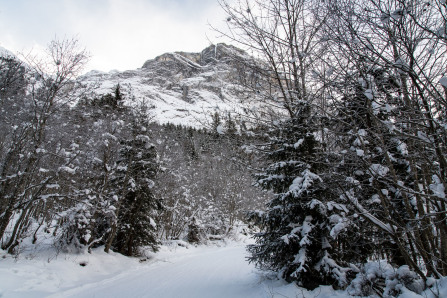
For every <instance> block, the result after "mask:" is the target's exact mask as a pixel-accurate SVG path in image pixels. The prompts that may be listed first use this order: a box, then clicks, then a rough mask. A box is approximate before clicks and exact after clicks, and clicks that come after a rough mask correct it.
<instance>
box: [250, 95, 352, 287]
mask: <svg viewBox="0 0 447 298" xmlns="http://www.w3.org/2000/svg"><path fill="white" fill-rule="evenodd" d="M297 111H298V112H297V114H296V116H295V117H292V118H291V119H289V120H287V121H283V122H280V123H279V124H277V125H276V133H275V136H274V137H273V138H272V139H271V144H270V152H269V159H270V160H271V163H270V164H269V166H268V167H267V168H266V169H265V172H264V173H262V174H259V175H258V184H259V185H260V186H262V187H263V188H264V189H266V190H271V191H273V192H274V198H273V199H272V200H271V201H270V202H269V203H268V205H267V211H266V212H252V213H251V219H252V220H254V221H255V223H257V225H258V226H259V227H260V228H261V232H259V233H257V234H255V238H256V244H254V245H251V246H249V247H248V250H249V252H250V253H251V256H250V257H249V260H250V261H251V262H255V263H256V264H257V265H258V266H260V267H261V268H265V269H270V270H274V271H277V272H280V275H281V277H282V278H285V279H286V280H288V281H296V282H297V283H298V284H299V285H301V286H304V287H306V288H309V289H313V288H315V287H317V286H318V285H321V284H334V283H336V281H338V283H339V285H340V286H343V285H345V284H346V281H347V279H346V272H347V271H349V269H346V268H343V267H342V266H341V265H340V264H342V263H343V261H342V260H334V258H336V257H337V256H338V255H337V254H333V247H335V244H334V242H336V239H337V237H338V234H339V233H340V232H341V231H342V230H344V229H345V228H346V227H347V226H348V224H349V221H348V220H347V219H346V214H347V213H348V210H347V209H346V207H345V206H344V205H343V204H340V203H337V200H338V198H337V196H336V195H335V193H334V192H333V191H332V190H331V189H330V185H329V184H328V183H327V182H326V181H325V180H326V179H328V175H327V173H328V171H327V170H328V166H327V165H325V163H326V162H325V159H324V151H323V146H322V144H321V142H320V141H319V140H318V139H317V137H316V134H315V129H314V127H316V126H315V125H314V124H313V123H312V119H311V116H310V105H309V104H308V103H306V102H301V103H300V106H299V108H297Z"/></svg>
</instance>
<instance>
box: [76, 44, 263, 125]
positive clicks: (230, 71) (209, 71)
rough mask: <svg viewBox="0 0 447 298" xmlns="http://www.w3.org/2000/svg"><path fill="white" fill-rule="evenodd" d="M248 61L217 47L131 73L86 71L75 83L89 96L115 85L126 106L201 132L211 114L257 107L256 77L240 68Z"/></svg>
mask: <svg viewBox="0 0 447 298" xmlns="http://www.w3.org/2000/svg"><path fill="white" fill-rule="evenodd" d="M251 60H253V59H252V58H251V57H250V56H249V55H247V54H246V53H244V52H243V51H241V50H239V49H237V48H235V47H233V46H228V45H225V44H217V45H212V46H210V47H208V48H206V49H204V50H203V51H202V52H201V53H185V52H175V53H166V54H163V55H161V56H158V57H156V58H155V59H152V60H148V61H146V62H145V63H144V65H143V67H142V68H139V69H136V70H128V71H124V72H119V71H111V72H109V73H104V72H99V71H91V72H89V73H87V74H85V75H83V76H82V77H80V78H79V81H80V82H81V84H82V85H83V86H84V87H85V88H87V89H88V88H90V89H91V93H93V94H90V95H89V96H90V97H95V96H96V97H97V96H100V95H102V94H107V93H111V92H113V90H114V88H115V86H116V85H117V84H120V87H121V91H122V92H123V93H124V95H125V97H126V102H125V104H127V105H138V104H140V103H145V104H146V105H147V106H149V107H150V114H151V116H153V117H154V120H155V121H157V122H159V123H168V122H169V123H174V124H182V125H186V126H194V127H201V126H203V125H206V124H207V123H208V122H209V119H210V116H211V115H212V114H214V113H215V112H218V113H219V114H220V115H221V116H224V117H225V116H226V114H227V113H229V112H231V113H232V114H233V115H232V116H235V115H236V114H240V113H244V111H247V109H253V108H255V107H257V106H259V101H258V100H257V98H256V94H255V93H254V92H253V90H252V88H251V87H250V86H256V76H255V74H254V73H253V72H252V71H250V70H249V69H247V67H246V66H245V65H246V64H248V63H251ZM242 85H245V86H247V87H241V86H242ZM234 118H237V117H233V119H234Z"/></svg>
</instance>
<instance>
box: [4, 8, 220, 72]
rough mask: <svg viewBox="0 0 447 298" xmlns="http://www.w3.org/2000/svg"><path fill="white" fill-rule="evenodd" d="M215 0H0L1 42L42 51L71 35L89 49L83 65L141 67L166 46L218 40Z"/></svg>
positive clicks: (194, 48)
mask: <svg viewBox="0 0 447 298" xmlns="http://www.w3.org/2000/svg"><path fill="white" fill-rule="evenodd" d="M224 20H225V15H224V13H223V12H222V9H221V8H220V6H219V4H218V3H217V0H0V46H2V47H4V48H6V49H8V50H10V51H12V52H28V51H30V50H31V49H33V50H34V51H35V52H38V51H41V50H42V49H43V48H45V47H46V45H47V44H48V43H49V41H50V40H52V39H54V38H55V37H57V38H64V37H69V38H71V37H73V36H76V37H77V39H78V40H79V41H80V43H81V44H82V45H84V46H85V48H86V49H87V50H88V52H90V54H91V56H92V57H91V60H90V62H89V64H88V65H87V66H86V69H85V70H86V71H89V70H92V69H96V70H102V71H109V70H112V69H118V70H126V69H135V68H138V67H141V66H142V65H143V63H144V62H145V61H146V60H147V59H152V58H154V57H156V56H158V55H160V54H163V53H165V52H170V51H180V50H181V51H191V52H198V51H200V50H202V49H203V48H205V47H207V46H208V45H209V44H210V43H211V42H213V43H215V42H220V41H221V40H219V39H218V38H217V34H216V33H215V32H213V31H212V30H211V29H210V28H209V26H208V23H210V24H212V25H213V26H217V27H222V26H223V23H224Z"/></svg>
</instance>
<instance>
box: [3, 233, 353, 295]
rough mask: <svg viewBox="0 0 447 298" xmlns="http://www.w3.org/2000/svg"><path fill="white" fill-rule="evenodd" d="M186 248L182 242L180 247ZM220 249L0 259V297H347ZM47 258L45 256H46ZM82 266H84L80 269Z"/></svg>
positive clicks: (237, 248) (232, 249)
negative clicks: (147, 255) (270, 274)
mask: <svg viewBox="0 0 447 298" xmlns="http://www.w3.org/2000/svg"><path fill="white" fill-rule="evenodd" d="M184 244H185V243H184ZM223 245H225V246H217V245H210V246H198V247H194V246H188V248H186V247H184V245H183V246H178V245H177V244H175V243H173V244H172V245H165V246H162V247H161V251H159V252H157V253H155V254H153V255H152V258H151V259H150V260H149V261H147V262H143V263H139V262H138V259H137V258H128V257H124V256H122V255H120V254H116V253H113V252H111V253H110V254H106V253H105V252H104V251H103V249H101V248H98V249H97V250H95V251H94V252H93V253H92V254H88V253H85V254H80V255H73V254H65V255H64V254H62V255H59V256H58V257H57V258H53V259H51V262H49V261H48V260H49V259H47V258H46V257H45V254H41V255H36V256H35V257H29V258H26V257H25V258H23V259H20V260H19V261H18V262H16V260H15V259H14V258H13V257H12V256H10V255H7V254H3V257H1V256H0V297H1V298H36V297H39V298H41V297H51V298H64V297H65V298H70V297H71V298H73V297H76V298H78V297H80V298H83V297H85V298H89V297H97V298H98V297H104V298H114V297H116V298H143V297H147V298H174V297H175V298H192V297H194V298H223V297H225V298H238V297H241V298H242V297H243V298H267V297H269V298H272V297H276V298H279V297H281V298H284V297H286V298H287V297H289V298H296V297H299V298H310V297H312V298H314V297H318V298H329V297H330V298H334V297H338V298H346V297H348V295H347V294H346V293H345V292H343V291H334V290H333V289H332V287H330V286H321V287H319V288H317V289H315V290H313V291H306V290H304V289H302V288H299V287H297V286H296V285H294V284H287V283H285V282H284V281H280V280H277V279H273V280H272V279H268V278H267V277H266V275H265V274H266V273H262V272H260V271H258V270H257V269H255V267H254V265H253V264H249V263H248V262H247V261H246V259H245V258H246V256H247V252H246V250H245V247H246V243H242V242H229V243H228V242H227V243H226V244H223ZM50 255H51V254H49V255H48V257H49V256H50ZM81 264H84V266H80V265H81Z"/></svg>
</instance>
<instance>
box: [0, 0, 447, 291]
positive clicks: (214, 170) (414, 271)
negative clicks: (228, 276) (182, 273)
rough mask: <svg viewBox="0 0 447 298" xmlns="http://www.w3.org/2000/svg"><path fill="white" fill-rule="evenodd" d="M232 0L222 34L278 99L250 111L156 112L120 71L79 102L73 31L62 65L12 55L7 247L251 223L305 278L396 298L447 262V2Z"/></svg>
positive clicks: (269, 254) (58, 55)
mask: <svg viewBox="0 0 447 298" xmlns="http://www.w3.org/2000/svg"><path fill="white" fill-rule="evenodd" d="M221 5H222V7H223V9H224V10H225V12H226V13H227V14H228V18H227V24H228V27H229V30H230V32H231V33H228V31H225V32H222V33H223V34H225V35H226V36H227V37H229V38H232V39H233V40H234V42H237V43H238V44H239V45H241V47H244V48H247V49H248V50H251V52H252V53H253V55H254V57H257V58H256V59H257V60H255V59H253V60H252V61H239V63H244V64H246V65H244V67H245V68H247V69H249V68H252V69H253V70H254V71H253V73H256V75H257V83H256V84H255V85H254V86H253V85H250V86H244V87H247V88H252V89H254V90H253V92H256V94H257V95H258V96H259V95H261V96H263V98H264V99H265V101H266V103H267V104H266V108H265V110H264V111H262V112H263V117H262V118H261V117H256V114H255V113H251V114H250V115H246V116H247V118H246V123H244V125H241V124H237V123H235V122H234V121H233V120H232V118H231V115H218V114H215V115H214V116H212V115H210V119H211V122H213V125H212V126H211V127H209V128H203V129H202V130H197V129H193V128H187V127H176V126H174V125H159V124H156V123H151V122H150V117H148V115H150V110H148V108H147V107H144V106H133V107H128V106H124V105H123V104H122V99H123V97H125V96H126V94H121V91H120V87H119V85H118V86H116V88H115V90H110V92H111V94H105V95H104V96H102V97H100V98H89V97H88V96H84V97H82V100H79V101H78V102H77V104H74V103H72V102H71V100H72V97H70V93H71V92H72V91H73V90H76V88H77V86H76V81H75V80H74V78H75V76H76V74H78V71H79V67H81V66H82V64H83V62H84V60H85V59H86V58H87V57H86V54H85V52H84V51H83V50H79V49H78V48H77V43H76V41H73V40H72V41H61V42H57V41H55V42H53V43H52V44H51V45H50V52H49V53H50V61H49V64H37V62H36V63H35V64H33V61H29V63H27V64H25V63H22V62H20V61H18V60H16V59H14V58H8V57H1V58H0V96H1V97H0V116H1V117H0V119H1V121H0V128H1V129H0V237H1V246H2V249H4V250H7V251H8V252H10V253H17V252H19V251H20V245H21V243H22V240H23V239H25V238H32V239H33V242H35V243H36V242H39V239H38V235H39V231H44V232H46V233H48V234H52V235H53V236H54V239H55V240H54V242H55V245H56V246H57V247H58V248H60V249H63V250H68V251H82V250H89V249H91V248H92V247H97V246H104V248H105V250H106V251H109V250H110V249H113V250H116V251H119V252H121V253H123V254H126V255H138V253H139V250H140V249H141V248H143V247H150V248H152V249H153V250H156V249H157V247H158V245H159V242H160V241H161V240H169V239H186V240H188V241H190V242H193V243H197V242H204V241H207V239H210V238H219V237H225V235H227V236H228V235H230V233H231V231H232V229H235V227H236V226H237V224H239V223H241V222H244V221H245V222H250V224H251V225H255V226H256V227H255V229H254V230H255V231H256V233H254V237H255V239H256V243H255V244H253V245H250V246H249V247H248V250H249V252H250V257H249V261H251V262H254V263H255V264H257V265H258V266H259V267H260V268H263V269H267V270H273V271H275V272H278V273H279V276H281V277H282V278H284V279H286V280H288V281H291V282H292V281H293V282H296V283H297V284H298V285H300V286H303V287H305V288H308V289H313V288H315V287H317V286H319V285H333V286H334V287H338V288H347V289H348V291H349V293H351V294H353V295H372V294H374V293H375V294H379V295H385V296H386V295H388V296H390V295H391V296H392V295H397V294H398V293H400V291H401V289H402V286H404V287H406V288H407V289H409V290H411V291H415V292H420V291H422V290H423V289H424V288H425V287H426V286H429V285H430V280H431V279H432V278H440V277H442V276H446V275H447V217H446V215H447V214H446V212H447V209H446V197H445V189H446V182H447V147H446V144H447V118H446V117H447V114H446V111H447V76H446V71H447V55H446V50H447V44H446V42H447V38H446V37H447V33H446V22H447V12H446V3H445V1H440V0H431V1H425V2H423V1H415V0H386V1H384V0H362V1H352V0H340V1H316V0H315V1H305V0H281V1H273V0H271V1H270V0H269V1H261V0H259V1H258V0H254V1H249V2H245V1H240V2H237V3H236V4H234V3H232V4H231V5H230V4H228V3H227V2H226V1H222V2H221ZM261 16H262V17H261ZM51 65H52V66H51ZM44 66H45V67H44ZM239 83H241V82H239ZM266 115H269V116H268V117H267V116H266ZM240 116H243V115H240ZM248 116H249V117H248ZM250 120H254V122H253V121H250ZM253 123H256V125H255V124H253ZM260 124H262V125H260ZM247 127H248V129H247ZM247 148H250V150H247ZM244 149H245V150H244ZM253 181H256V187H255V186H253V185H252V184H253ZM266 202H267V203H266ZM371 272H374V274H372V273H371ZM385 285H386V290H384V289H385ZM384 291H385V292H384Z"/></svg>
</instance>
